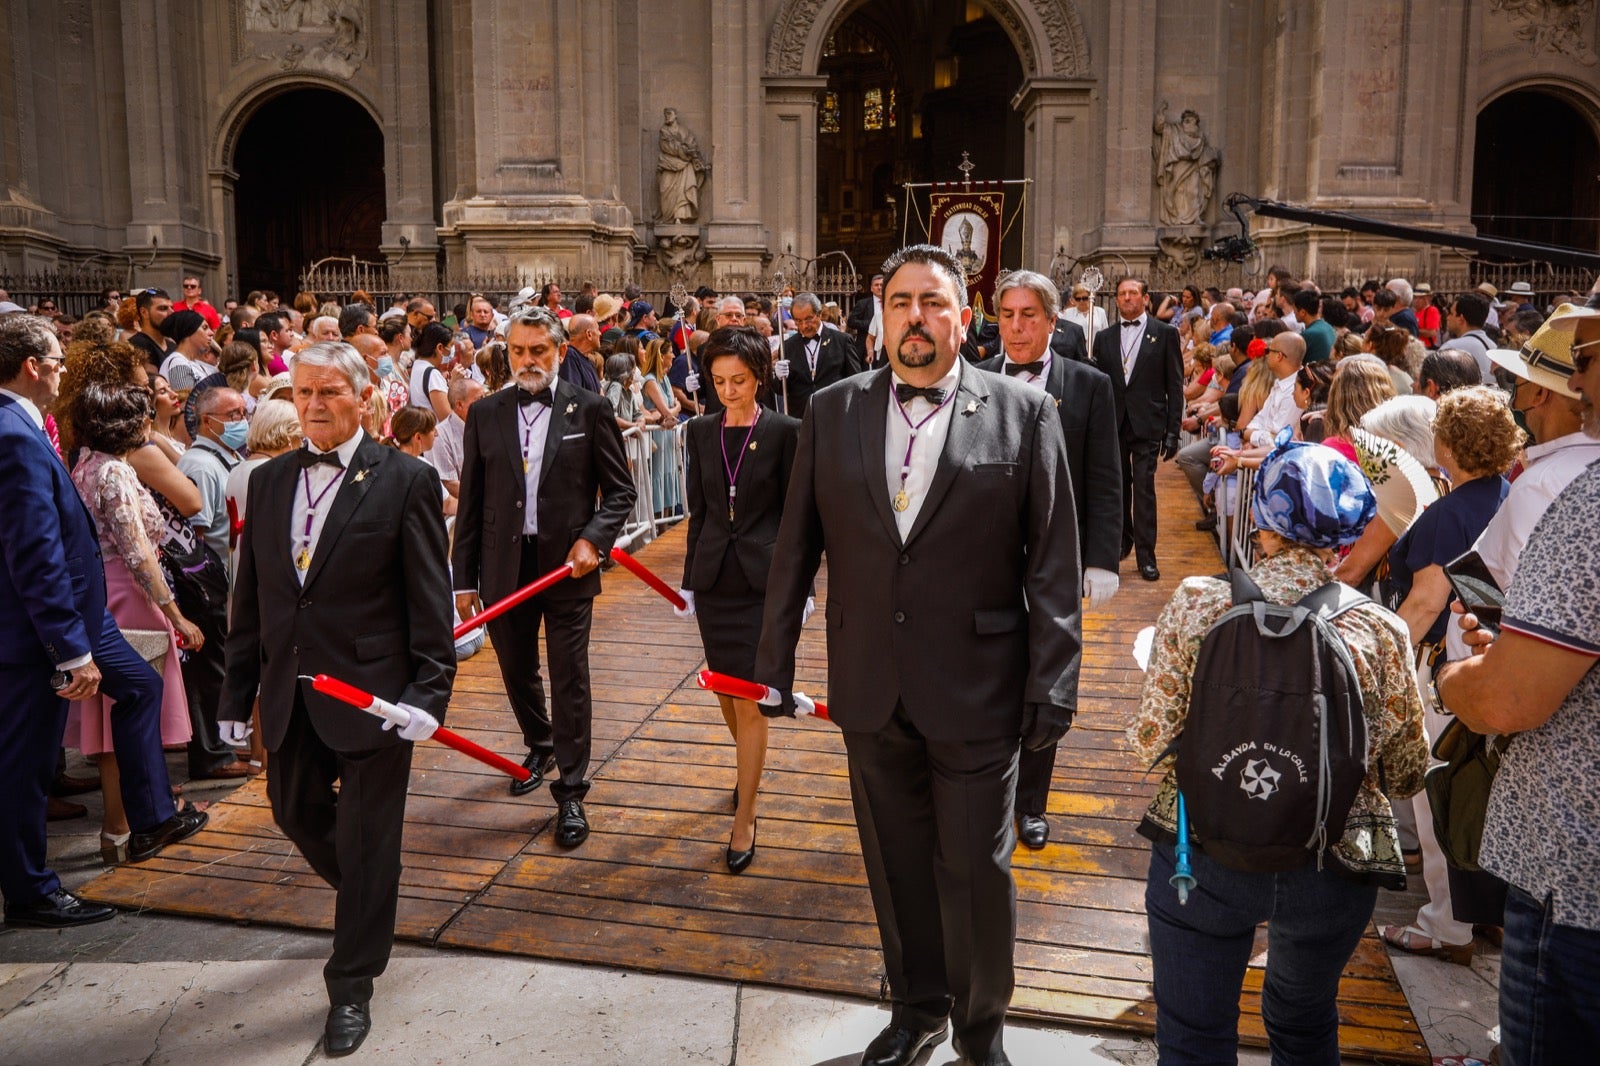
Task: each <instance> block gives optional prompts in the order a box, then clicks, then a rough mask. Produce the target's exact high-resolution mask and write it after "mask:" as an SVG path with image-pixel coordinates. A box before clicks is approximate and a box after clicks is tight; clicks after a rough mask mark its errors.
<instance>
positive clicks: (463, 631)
mask: <svg viewBox="0 0 1600 1066" xmlns="http://www.w3.org/2000/svg"><path fill="white" fill-rule="evenodd" d="M571 573H572V564H571V563H562V564H561V565H560V566H558V567H556V568H555V569H554V570H552V571H550V572H549V573H548V574H546V575H544V577H541V578H540V579H539V580H537V581H535V582H534V583H533V584H531V585H524V586H523V587H522V588H520V589H518V590H517V591H515V592H513V593H512V594H511V595H509V596H507V597H506V598H505V599H503V600H501V601H500V602H499V603H497V604H495V605H494V606H492V607H487V608H485V609H484V610H483V611H482V612H480V613H478V614H475V615H473V616H472V617H471V618H468V619H466V620H464V621H463V622H462V623H461V624H460V625H458V626H456V630H455V634H454V636H453V638H452V639H454V640H460V639H461V638H462V637H464V636H466V635H467V634H468V633H470V632H472V631H473V630H474V629H477V628H478V627H479V626H481V625H483V624H484V623H485V622H492V621H494V620H495V619H496V618H499V617H500V616H501V615H503V614H505V613H506V612H507V611H509V610H511V609H512V608H513V607H518V606H521V605H522V604H523V603H526V602H527V601H528V600H531V599H533V598H534V597H535V596H537V595H539V593H541V592H543V591H545V590H546V589H548V588H550V587H551V586H552V585H554V584H556V583H557V582H558V581H561V580H562V579H563V578H566V577H567V576H568V575H570V574H571Z"/></svg>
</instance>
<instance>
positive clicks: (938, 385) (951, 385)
mask: <svg viewBox="0 0 1600 1066" xmlns="http://www.w3.org/2000/svg"><path fill="white" fill-rule="evenodd" d="M964 362H966V360H965V359H962V358H961V357H960V356H957V357H956V362H955V365H954V366H952V367H951V368H950V371H949V372H948V373H947V374H945V376H944V377H942V378H940V379H939V380H938V381H935V382H934V383H933V385H932V386H931V387H932V388H935V389H943V390H944V391H945V395H947V396H948V395H949V394H950V393H951V392H952V391H953V390H954V389H955V388H956V386H957V385H958V384H959V383H960V381H961V364H962V363H964ZM889 374H890V376H891V377H892V378H893V379H894V380H893V381H892V382H891V384H892V385H904V384H907V382H906V379H905V378H903V377H901V376H900V374H899V372H898V371H894V370H891V371H890V372H889ZM890 395H891V396H893V390H892V389H891V390H890ZM913 402H915V401H913Z"/></svg>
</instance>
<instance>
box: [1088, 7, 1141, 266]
mask: <svg viewBox="0 0 1600 1066" xmlns="http://www.w3.org/2000/svg"><path fill="white" fill-rule="evenodd" d="M1107 18H1108V20H1109V25H1108V48H1107V54H1106V59H1105V62H1104V64H1097V66H1099V68H1100V69H1103V70H1104V71H1105V72H1106V75H1105V78H1106V80H1105V106H1104V107H1103V108H1102V109H1101V110H1102V113H1103V115H1104V117H1103V118H1102V119H1101V121H1102V122H1103V123H1104V125H1105V128H1104V129H1102V130H1100V131H1099V132H1098V134H1097V135H1096V136H1095V137H1094V143H1096V144H1103V145H1105V165H1104V168H1103V169H1104V181H1105V190H1104V196H1105V200H1104V205H1105V206H1104V215H1103V221H1102V223H1101V226H1100V231H1099V233H1098V234H1095V235H1094V236H1093V238H1092V240H1093V243H1095V244H1096V245H1098V246H1099V247H1100V248H1101V249H1104V250H1106V251H1117V252H1121V253H1123V254H1124V255H1126V256H1127V257H1128V260H1129V266H1131V267H1132V268H1133V269H1135V270H1139V269H1142V268H1143V267H1146V266H1148V265H1149V264H1150V262H1151V260H1152V255H1153V249H1154V248H1155V243H1156V232H1155V184H1154V182H1153V181H1152V179H1151V156H1150V138H1151V122H1152V118H1153V116H1154V115H1155V112H1156V99H1155V75H1156V35H1155V33H1154V32H1153V27H1154V26H1155V25H1156V0H1127V2H1125V3H1120V4H1112V5H1111V6H1110V9H1109V12H1108V15H1107ZM1118 265H1119V266H1120V265H1121V264H1120V263H1119V264H1118Z"/></svg>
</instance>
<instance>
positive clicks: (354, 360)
mask: <svg viewBox="0 0 1600 1066" xmlns="http://www.w3.org/2000/svg"><path fill="white" fill-rule="evenodd" d="M302 366H329V367H333V368H334V369H335V370H337V371H339V372H340V373H341V374H343V375H344V376H345V380H347V381H349V382H350V387H351V388H352V389H354V390H355V392H356V395H357V396H359V395H361V393H362V392H364V391H365V390H366V388H367V386H368V385H370V384H372V374H371V372H369V371H368V370H367V361H366V360H365V359H364V358H362V356H361V353H360V352H358V351H356V349H355V346H354V345H351V344H346V343H345V342H344V341H322V342H320V343H318V344H313V345H311V346H310V347H307V348H303V349H301V351H300V354H299V355H297V356H295V357H294V366H293V367H291V370H292V371H295V372H298V371H299V369H300V368H301V367H302Z"/></svg>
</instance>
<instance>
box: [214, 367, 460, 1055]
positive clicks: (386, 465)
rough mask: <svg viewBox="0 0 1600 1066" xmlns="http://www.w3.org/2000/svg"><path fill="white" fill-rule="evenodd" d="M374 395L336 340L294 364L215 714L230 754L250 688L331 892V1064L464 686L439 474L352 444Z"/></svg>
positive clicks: (243, 724) (385, 947) (242, 563)
mask: <svg viewBox="0 0 1600 1066" xmlns="http://www.w3.org/2000/svg"><path fill="white" fill-rule="evenodd" d="M372 388H373V386H372V379H371V377H370V375H369V374H368V371H367V362H366V360H365V359H363V358H362V357H361V355H360V354H359V353H358V352H357V351H356V350H355V349H354V348H352V347H351V346H350V345H348V344H345V343H343V342H342V341H327V342H323V343H320V344H314V345H312V346H311V347H309V348H307V349H305V350H304V351H302V352H301V353H300V354H299V355H298V356H297V357H296V358H295V362H294V403H295V408H296V409H297V410H298V411H299V412H300V423H301V425H302V426H303V427H304V428H305V437H306V443H305V447H303V448H301V449H300V450H299V451H295V452H288V453H286V454H284V455H281V456H279V457H278V458H276V459H273V460H271V461H270V462H268V463H267V464H266V465H265V466H263V467H261V468H260V469H259V470H257V471H256V472H255V474H253V475H252V476H251V478H250V497H249V501H248V505H247V507H246V513H247V514H248V515H249V520H248V521H246V522H245V526H244V533H243V536H242V538H241V540H240V543H239V573H238V578H237V581H236V584H235V585H234V596H233V614H232V619H231V626H232V628H231V629H230V631H229V634H228V663H227V676H226V680H225V682H224V684H223V691H222V703H221V706H220V708H219V710H218V712H217V719H218V726H219V727H220V730H221V733H222V739H223V740H224V741H226V742H228V743H229V744H233V745H242V744H243V743H244V742H245V740H246V737H247V735H248V733H249V731H250V727H249V721H250V708H251V704H252V703H254V701H255V698H256V692H257V689H258V688H259V690H260V693H261V731H262V734H263V735H262V740H263V741H264V742H265V744H266V747H267V750H268V751H270V752H271V753H272V758H271V759H269V760H268V762H267V796H268V798H269V799H270V800H271V801H272V815H273V818H274V819H276V821H277V823H278V825H279V826H280V827H281V828H282V829H283V831H284V833H285V834H286V835H287V836H288V837H289V839H290V840H291V841H293V842H294V845H295V847H297V848H299V849H300V853H301V854H302V855H304V856H305V858H306V861H307V862H309V863H310V864H311V867H312V869H314V870H316V871H317V873H318V874H319V875H320V876H321V877H322V879H323V880H324V881H327V882H328V884H330V885H332V886H333V887H334V888H335V889H336V890H337V892H338V899H337V902H336V903H335V905H334V919H333V956H332V958H330V959H329V960H328V964H327V966H326V967H325V968H324V969H323V979H324V981H325V982H326V984H327V988H328V999H329V1001H330V1003H331V1005H332V1006H331V1009H330V1010H329V1012H328V1020H327V1025H326V1031H325V1034H324V1040H325V1048H326V1051H327V1053H328V1054H329V1055H334V1056H337V1055H348V1054H350V1053H351V1052H353V1051H355V1049H356V1048H357V1047H359V1046H360V1045H361V1042H362V1041H363V1040H364V1039H365V1038H366V1035H367V1032H368V1031H369V1029H370V1028H371V1025H372V1021H371V1015H370V1012H369V1009H368V1004H369V1001H370V1000H371V999H372V983H373V979H374V978H375V977H377V976H378V975H379V974H381V973H383V971H384V969H385V967H386V966H387V965H388V962H389V952H390V949H391V948H392V947H393V945H394V919H395V910H396V907H397V905H398V901H399V893H400V836H401V830H402V827H403V825H404V821H405V809H406V782H407V780H408V779H409V777H410V773H411V743H410V742H411V741H416V740H425V739H427V738H428V737H429V736H431V735H432V734H433V731H434V729H436V728H438V724H439V720H440V719H442V718H443V717H444V713H445V708H446V705H447V704H448V703H449V702H450V684H451V681H452V680H453V679H454V677H455V672H456V659H455V645H454V643H453V641H452V639H451V635H450V578H449V574H448V572H447V571H446V568H445V532H444V519H443V517H442V512H441V510H440V508H439V500H440V497H441V493H442V490H441V489H440V486H439V475H438V474H436V473H435V472H434V470H433V467H431V466H428V465H427V464H426V463H423V462H420V461H418V460H416V459H413V458H411V457H410V456H408V455H405V454H403V453H401V452H400V451H398V450H396V449H394V448H386V447H384V446H383V445H381V444H379V443H378V442H377V441H375V440H373V439H372V438H371V437H368V436H367V435H366V433H365V432H364V431H363V430H362V428H361V416H362V414H363V413H364V412H365V411H366V410H367V401H368V400H369V399H371V396H372ZM316 674H328V675H330V676H332V677H337V678H338V679H340V680H341V681H345V682H348V683H349V684H351V685H354V686H356V687H357V688H360V689H363V690H365V691H367V692H370V693H372V694H373V695H374V696H377V697H379V698H381V699H385V700H388V701H390V702H391V703H398V704H400V705H401V706H402V707H405V708H406V709H408V710H410V711H411V723H410V724H409V725H407V726H406V727H404V728H403V729H402V730H400V731H399V732H398V733H392V732H389V731H388V729H389V724H388V723H387V722H380V721H379V720H378V719H376V718H374V717H371V716H369V715H366V714H363V713H362V712H361V711H359V710H356V709H355V708H352V707H350V706H348V705H346V704H344V703H340V702H338V701H336V700H334V699H332V698H330V697H328V696H324V695H322V694H321V693H319V692H316V691H315V690H313V689H312V688H311V687H310V685H309V683H308V682H307V681H306V678H307V677H308V676H314V675H316ZM336 783H337V785H338V788H337V790H335V787H334V786H335V784H336Z"/></svg>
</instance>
